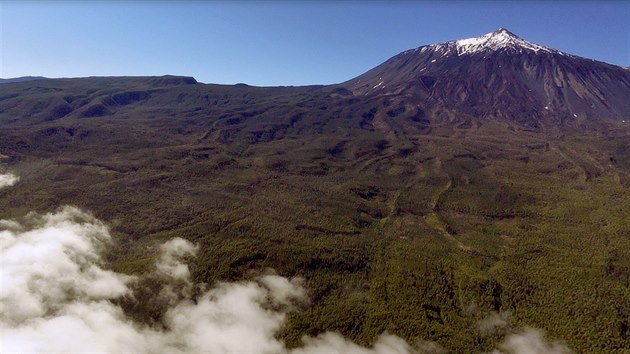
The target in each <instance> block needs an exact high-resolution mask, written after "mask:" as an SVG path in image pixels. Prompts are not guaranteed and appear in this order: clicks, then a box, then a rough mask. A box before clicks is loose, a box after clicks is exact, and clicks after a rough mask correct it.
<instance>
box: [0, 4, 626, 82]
mask: <svg viewBox="0 0 630 354" xmlns="http://www.w3.org/2000/svg"><path fill="white" fill-rule="evenodd" d="M499 27H506V28H508V29H509V30H511V31H512V32H514V33H515V34H517V35H519V36H521V37H523V38H525V39H527V40H529V41H532V42H536V43H539V44H543V45H547V46H550V47H554V48H557V49H560V50H563V51H566V52H569V53H572V54H577V55H581V56H585V57H589V58H593V59H597V60H601V61H605V62H609V63H612V64H617V65H622V66H630V1H628V0H626V1H548V2H547V1H489V0H487V1H398V2H384V1H383V2H379V1H371V2H367V3H366V2H359V1H334V2H333V1H329V2H315V1H311V2H309V1H301V2H300V1H294V2H292V1H249V2H248V1H240V2H236V3H234V2H227V1H225V2H221V1H214V2H203V1H187V2H168V1H153V2H151V1H138V2H133V1H98V2H92V1H88V2H86V3H81V2H79V1H63V2H54V1H27V2H24V1H3V0H0V51H1V52H0V77H3V78H7V77H17V76H26V75H42V76H47V77H78V76H104V75H164V74H174V75H189V76H194V77H195V78H197V80H199V81H201V82H207V83H228V84H231V83H237V82H245V83H248V84H252V85H262V86H268V85H305V84H330V83H337V82H342V81H345V80H347V79H350V78H352V77H354V76H356V75H359V74H361V73H363V72H365V71H366V70H368V69H370V68H372V67H374V66H376V65H378V64H380V63H381V62H383V61H385V60H386V59H388V58H389V57H391V56H393V55H395V54H397V53H399V52H401V51H403V50H406V49H410V48H415V47H418V46H421V45H424V44H430V43H436V42H443V41H446V40H450V39H459V38H468V37H474V36H477V35H482V34H484V33H487V32H492V31H494V30H496V29H497V28H499Z"/></svg>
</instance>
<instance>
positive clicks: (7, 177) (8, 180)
mask: <svg viewBox="0 0 630 354" xmlns="http://www.w3.org/2000/svg"><path fill="white" fill-rule="evenodd" d="M19 180H20V177H18V176H16V175H14V174H13V173H0V189H2V188H5V187H11V186H12V185H14V184H16V183H17V182H18V181H19Z"/></svg>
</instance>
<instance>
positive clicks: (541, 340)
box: [493, 328, 573, 354]
mask: <svg viewBox="0 0 630 354" xmlns="http://www.w3.org/2000/svg"><path fill="white" fill-rule="evenodd" d="M499 349H500V351H499V350H495V351H494V352H493V354H569V353H573V351H571V349H569V347H567V346H566V345H565V344H564V343H561V342H551V343H550V342H548V341H547V340H546V339H545V337H544V335H543V333H542V332H541V331H540V330H537V329H534V328H525V329H523V330H521V331H519V332H517V333H513V334H510V335H509V336H507V337H506V339H505V341H504V342H503V343H502V344H501V345H500V346H499Z"/></svg>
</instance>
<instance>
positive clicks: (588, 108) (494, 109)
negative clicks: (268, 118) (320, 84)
mask: <svg viewBox="0 0 630 354" xmlns="http://www.w3.org/2000/svg"><path fill="white" fill-rule="evenodd" d="M343 85H344V86H346V87H347V88H349V89H350V90H352V92H354V93H355V94H360V95H406V96H413V97H416V98H417V100H418V101H419V102H421V103H423V104H426V105H428V106H430V107H435V106H438V107H446V108H452V109H455V110H457V111H458V112H460V113H466V114H472V115H474V116H476V117H494V118H502V119H507V120H509V121H516V122H519V123H522V124H525V125H528V126H535V127H542V126H545V125H547V126H549V125H552V126H555V125H558V124H572V125H579V124H580V123H581V122H587V123H591V124H598V123H600V122H609V121H618V120H624V119H629V118H630V72H628V71H627V70H624V69H623V68H621V67H618V66H614V65H610V64H606V63H602V62H597V61H593V60H590V59H585V58H581V57H577V56H574V55H569V54H566V53H563V52H561V51H558V50H555V49H550V48H547V47H544V46H540V45H537V44H534V43H530V42H528V41H525V40H523V39H521V38H519V37H518V36H516V35H514V34H513V33H511V32H509V31H508V30H506V29H499V30H497V31H496V32H493V33H488V34H486V35H484V36H481V37H477V38H471V39H465V40H457V41H450V42H445V43H440V44H434V45H427V46H423V47H419V48H417V49H414V50H409V51H405V52H403V53H400V54H398V55H396V56H394V57H392V58H391V59H389V60H387V61H386V62H385V63H383V64H381V65H379V66H377V67H376V68H374V69H372V70H370V71H368V72H366V73H365V74H363V75H360V76H358V77H356V78H354V79H352V80H350V81H348V82H345V83H344V84H343Z"/></svg>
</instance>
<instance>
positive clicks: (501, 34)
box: [418, 28, 564, 55]
mask: <svg viewBox="0 0 630 354" xmlns="http://www.w3.org/2000/svg"><path fill="white" fill-rule="evenodd" d="M418 49H420V51H421V52H425V51H427V50H434V51H437V52H444V54H445V55H446V54H454V53H457V55H467V54H476V53H485V52H494V51H498V50H508V51H512V52H523V51H533V52H536V53H538V52H546V53H558V54H564V53H562V52H560V51H558V50H555V49H551V48H548V47H545V46H542V45H538V44H535V43H532V42H528V41H526V40H524V39H522V38H520V37H519V36H517V35H515V34H514V33H512V32H510V31H508V30H507V29H505V28H499V29H498V30H496V31H494V32H491V33H487V34H484V35H483V36H479V37H473V38H467V39H459V40H453V41H448V42H444V43H439V44H432V45H428V46H424V47H421V48H418Z"/></svg>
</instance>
